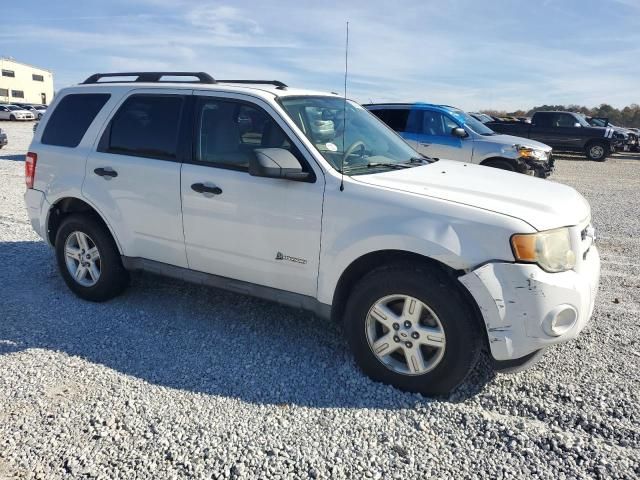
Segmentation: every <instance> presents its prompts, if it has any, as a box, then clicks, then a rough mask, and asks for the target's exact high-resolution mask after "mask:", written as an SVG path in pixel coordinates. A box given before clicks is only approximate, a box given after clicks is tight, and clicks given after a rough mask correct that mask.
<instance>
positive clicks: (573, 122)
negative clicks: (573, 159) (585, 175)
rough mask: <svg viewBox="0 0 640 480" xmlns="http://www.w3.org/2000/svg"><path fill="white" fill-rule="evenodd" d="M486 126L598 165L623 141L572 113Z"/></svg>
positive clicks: (539, 113)
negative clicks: (577, 156)
mask: <svg viewBox="0 0 640 480" xmlns="http://www.w3.org/2000/svg"><path fill="white" fill-rule="evenodd" d="M485 125H486V126H487V127H489V128H491V129H492V130H494V131H495V132H499V133H504V134H507V135H515V136H518V137H525V138H530V139H533V140H537V141H539V142H542V143H545V144H547V145H550V146H551V147H553V150H554V151H564V152H580V153H584V154H585V155H586V157H587V158H588V159H590V160H595V161H597V162H603V161H604V160H606V159H607V157H608V156H609V155H610V154H611V152H613V151H614V150H615V149H616V147H617V146H618V144H621V141H622V140H621V139H620V138H619V134H617V133H616V132H615V130H614V129H612V128H602V127H592V126H591V125H589V123H588V122H587V121H586V120H585V118H584V117H583V116H582V115H579V114H577V113H573V112H536V113H534V114H533V117H532V119H531V123H524V122H488V123H486V124H485Z"/></svg>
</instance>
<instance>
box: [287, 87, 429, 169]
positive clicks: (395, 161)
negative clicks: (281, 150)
mask: <svg viewBox="0 0 640 480" xmlns="http://www.w3.org/2000/svg"><path fill="white" fill-rule="evenodd" d="M280 103H281V105H282V107H283V108H284V110H285V111H286V112H287V114H288V115H289V117H290V118H291V120H293V122H295V123H296V125H297V126H298V128H300V130H301V131H302V132H303V133H304V134H305V135H306V137H307V138H308V139H309V141H310V142H311V143H312V144H313V146H314V147H315V148H316V150H317V151H318V152H319V153H320V154H321V155H322V156H323V157H324V158H325V160H327V162H329V163H330V164H331V166H332V167H333V168H334V169H336V170H338V171H341V170H342V171H343V172H344V173H345V175H357V174H364V173H375V171H376V169H377V170H378V171H379V170H381V169H390V168H409V166H410V165H413V164H412V163H411V162H412V161H413V160H414V159H418V160H419V162H420V163H422V157H421V156H420V154H419V153H418V152H416V151H415V150H413V149H412V148H411V147H410V146H409V145H407V144H406V143H405V142H404V141H403V140H402V139H401V138H400V137H399V136H398V135H397V134H396V133H395V132H393V130H391V129H390V128H388V127H387V126H386V125H385V124H384V123H382V122H381V121H380V120H378V119H377V118H376V117H375V116H374V115H373V114H371V113H370V112H369V111H367V110H365V109H364V108H363V107H361V106H360V105H358V104H356V103H354V102H351V101H346V102H345V101H344V100H343V99H341V98H339V97H328V96H317V97H316V96H305V97H283V98H281V99H280ZM343 165H344V168H342V166H343Z"/></svg>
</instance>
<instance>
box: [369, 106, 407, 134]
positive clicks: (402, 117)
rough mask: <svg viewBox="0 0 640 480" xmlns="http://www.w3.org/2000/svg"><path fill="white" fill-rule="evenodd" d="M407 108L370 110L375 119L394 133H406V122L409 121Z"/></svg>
mask: <svg viewBox="0 0 640 480" xmlns="http://www.w3.org/2000/svg"><path fill="white" fill-rule="evenodd" d="M409 112H410V110H409V109H408V108H390V109H386V110H371V113H373V114H374V115H375V116H376V117H378V118H379V119H380V120H382V121H383V122H384V123H386V124H387V125H389V127H390V128H391V129H392V130H395V131H396V132H406V131H407V121H408V120H409Z"/></svg>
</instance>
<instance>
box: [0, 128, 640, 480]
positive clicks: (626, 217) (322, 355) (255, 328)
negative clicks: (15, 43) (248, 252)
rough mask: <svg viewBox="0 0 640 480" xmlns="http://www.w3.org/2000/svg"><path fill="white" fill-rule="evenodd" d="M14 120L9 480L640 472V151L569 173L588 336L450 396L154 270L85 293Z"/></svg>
mask: <svg viewBox="0 0 640 480" xmlns="http://www.w3.org/2000/svg"><path fill="white" fill-rule="evenodd" d="M0 128H3V129H6V130H7V131H8V134H9V141H10V142H11V143H10V145H9V146H8V147H5V148H4V149H2V150H0V289H1V290H0V478H43V479H52V478H85V477H91V478H104V479H111V478H187V477H196V478H385V479H387V478H403V479H405V478H428V477H436V478H516V477H518V478H530V477H537V478H554V479H557V478H567V479H569V478H639V477H640V420H639V419H640V391H639V390H640V389H639V385H640V383H639V380H640V379H639V366H640V353H639V351H640V350H639V342H640V329H639V328H638V327H640V260H639V259H640V240H639V238H640V235H639V234H640V216H639V215H638V210H639V207H640V201H639V196H638V189H639V187H640V156H638V155H636V156H633V155H624V156H622V155H619V156H617V157H616V158H614V159H610V160H609V161H607V162H606V163H593V162H587V161H584V160H582V159H580V158H577V157H576V158H573V159H571V158H567V159H565V160H561V161H559V162H558V168H557V172H556V173H555V174H554V175H553V176H552V177H551V178H552V180H554V181H560V182H564V183H568V184H570V185H572V186H574V187H575V188H577V189H578V190H579V191H580V192H582V193H583V194H584V195H585V196H586V197H587V198H588V199H589V201H590V202H591V205H592V207H593V215H594V217H593V223H594V224H595V226H596V228H597V229H598V233H599V246H600V249H601V255H602V262H603V270H602V284H601V292H600V296H599V298H598V302H597V305H596V309H595V314H594V318H593V321H592V322H591V324H590V325H589V326H588V327H587V328H586V330H585V331H584V332H583V333H582V335H581V336H580V338H579V339H578V340H576V341H573V342H571V343H568V344H565V345H561V346H559V347H556V348H553V349H552V350H551V351H549V352H548V353H547V354H546V355H545V357H544V358H543V360H542V361H541V362H540V363H539V364H538V365H537V366H536V367H534V368H533V369H532V370H529V371H527V372H523V373H520V374H517V375H512V376H506V375H498V376H496V377H490V378H486V377H482V378H478V382H479V383H480V382H481V381H488V382H489V383H488V384H487V385H486V386H485V387H484V388H483V389H481V390H480V389H477V390H478V391H476V390H471V391H462V392H458V393H456V394H454V395H452V396H451V398H449V399H444V400H443V399H441V400H431V399H426V398H423V397H421V396H419V395H411V394H405V393H402V392H399V391H397V390H395V389H393V388H390V387H387V386H384V385H380V384H376V383H373V382H371V381H369V380H368V379H367V378H365V377H364V376H363V375H362V374H360V373H359V371H358V370H357V369H356V367H355V365H354V363H353V361H352V359H351V357H350V355H349V352H348V349H347V345H346V342H345V341H344V340H343V337H342V334H341V331H340V329H339V327H338V326H335V325H332V324H327V323H326V322H323V321H319V320H316V319H314V318H313V317H312V316H311V315H309V314H306V313H301V312H300V311H297V310H293V309H289V308H285V307H281V306H278V305H274V304H270V303H267V302H263V301H259V300H254V299H250V298H246V297H243V296H239V295H235V294H230V293H225V292H222V291H217V290H211V289H205V288H201V287H196V286H192V285H188V284H182V283H179V282H176V281H171V280H167V279H162V278H158V277H155V276H151V275H141V276H136V277H135V278H134V280H133V284H132V287H131V288H130V289H129V290H128V291H127V292H126V294H125V295H123V296H122V297H120V298H118V299H116V300H114V301H111V302H109V303H106V304H91V303H87V302H83V301H81V300H79V299H77V298H76V297H74V296H73V295H72V294H71V293H70V292H69V290H68V289H67V288H66V287H65V285H64V284H63V281H62V279H61V278H60V276H59V275H58V273H57V271H56V267H55V265H54V259H53V255H52V252H51V251H50V250H49V248H48V247H47V246H46V245H45V244H44V243H42V242H41V241H39V239H38V238H37V236H36V234H35V233H34V232H33V231H32V230H31V228H30V225H29V223H28V220H27V215H26V211H25V208H24V205H23V201H22V193H23V190H24V183H23V162H22V158H23V155H24V153H25V151H26V148H27V145H28V141H29V138H30V136H31V128H32V124H18V125H16V124H10V123H9V122H2V123H0ZM482 375H486V374H484V373H483V371H482V370H479V372H478V376H482ZM472 388H473V385H472Z"/></svg>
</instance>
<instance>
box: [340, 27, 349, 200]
mask: <svg viewBox="0 0 640 480" xmlns="http://www.w3.org/2000/svg"><path fill="white" fill-rule="evenodd" d="M348 74H349V21H347V41H346V43H345V47H344V98H343V103H342V161H341V162H340V174H341V177H340V191H341V192H342V191H344V154H345V149H346V148H347V146H346V145H345V143H344V142H345V131H346V130H347V75H348Z"/></svg>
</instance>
